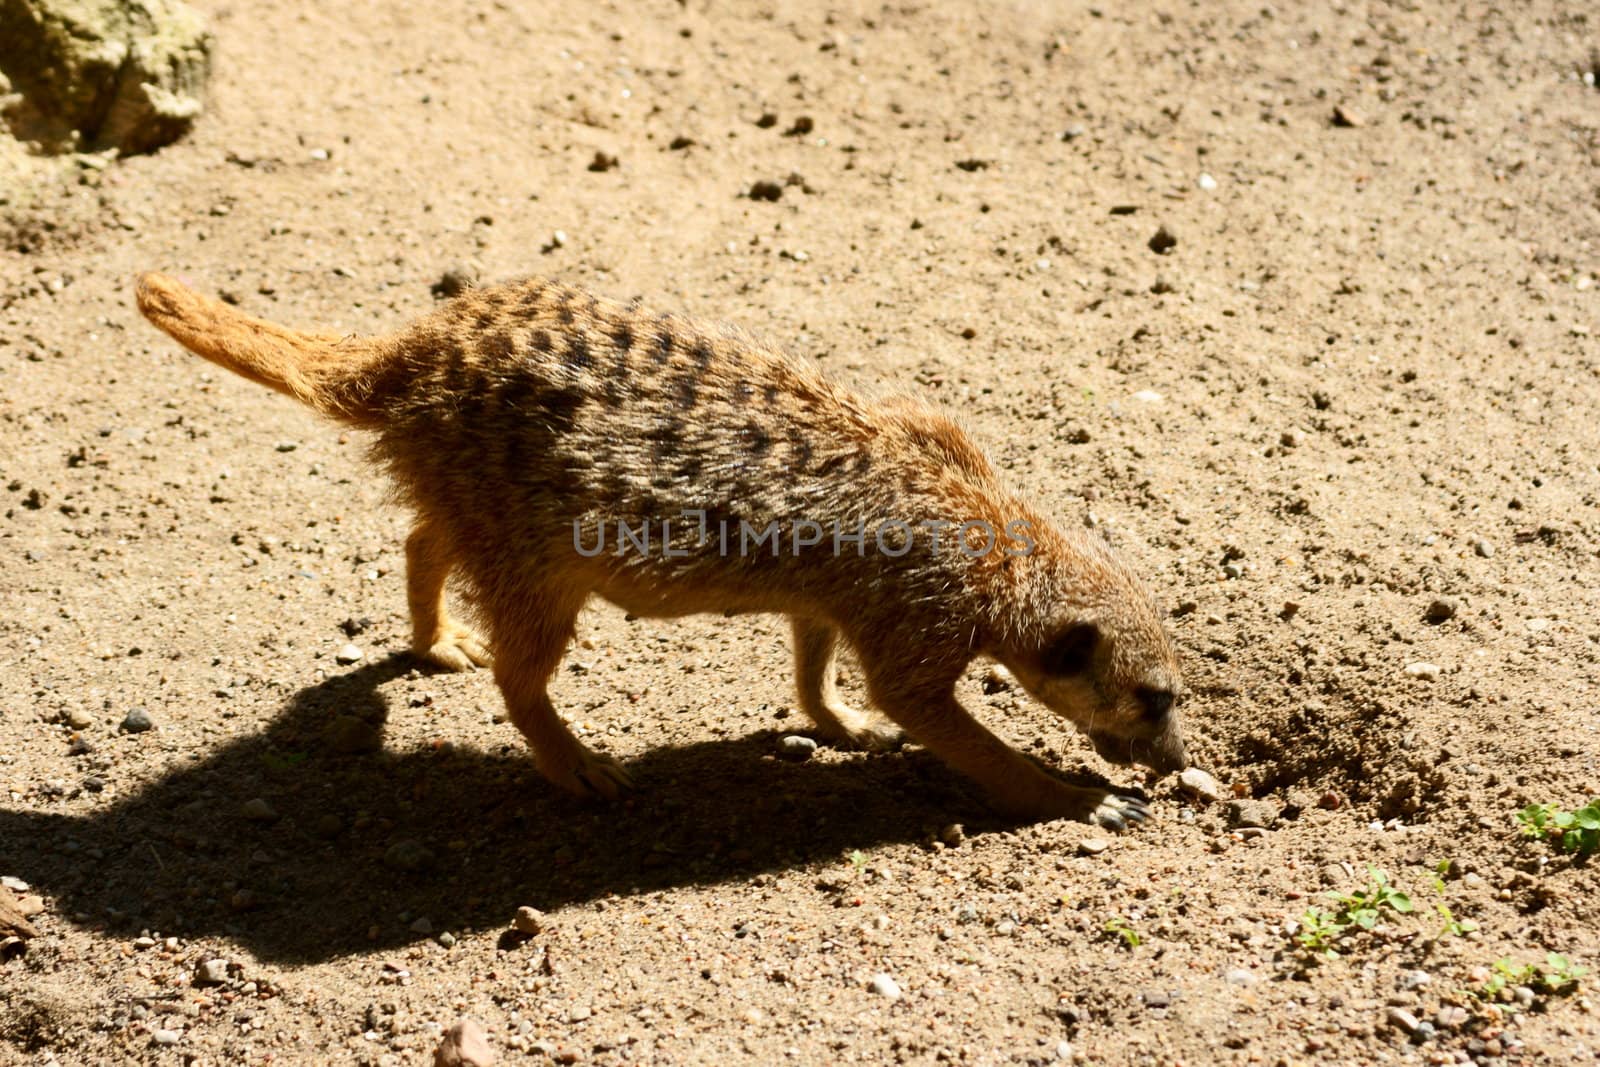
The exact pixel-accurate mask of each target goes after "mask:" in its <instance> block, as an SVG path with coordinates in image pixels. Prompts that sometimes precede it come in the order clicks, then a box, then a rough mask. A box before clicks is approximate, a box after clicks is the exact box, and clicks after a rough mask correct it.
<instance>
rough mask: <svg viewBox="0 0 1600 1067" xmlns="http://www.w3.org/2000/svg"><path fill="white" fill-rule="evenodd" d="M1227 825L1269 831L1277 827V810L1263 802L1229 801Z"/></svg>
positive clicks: (1274, 806) (1275, 807) (1272, 805)
mask: <svg viewBox="0 0 1600 1067" xmlns="http://www.w3.org/2000/svg"><path fill="white" fill-rule="evenodd" d="M1228 824H1229V825H1230V826H1234V827H1255V828H1257V829H1261V830H1270V829H1272V828H1273V827H1274V826H1276V825H1278V809H1277V806H1276V805H1274V804H1270V803H1268V802H1267V801H1265V800H1233V801H1229V802H1228Z"/></svg>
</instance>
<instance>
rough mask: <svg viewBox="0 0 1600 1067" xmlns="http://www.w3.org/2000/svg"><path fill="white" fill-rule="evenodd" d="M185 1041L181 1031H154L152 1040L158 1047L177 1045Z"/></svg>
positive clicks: (151, 1035)
mask: <svg viewBox="0 0 1600 1067" xmlns="http://www.w3.org/2000/svg"><path fill="white" fill-rule="evenodd" d="M182 1039H183V1032H182V1031H181V1030H152V1031H150V1040H151V1041H154V1042H155V1043H156V1044H158V1045H176V1044H177V1043H178V1042H179V1041H181V1040H182Z"/></svg>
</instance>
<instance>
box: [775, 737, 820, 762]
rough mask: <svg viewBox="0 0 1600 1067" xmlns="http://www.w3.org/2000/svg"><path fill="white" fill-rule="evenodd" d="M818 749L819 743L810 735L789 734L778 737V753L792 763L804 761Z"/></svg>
mask: <svg viewBox="0 0 1600 1067" xmlns="http://www.w3.org/2000/svg"><path fill="white" fill-rule="evenodd" d="M816 751H817V743H816V742H815V741H813V740H811V738H809V737H801V736H800V735H799V734H788V735H786V736H784V737H781V738H779V739H778V755H780V756H782V757H783V758H784V759H786V760H788V761H789V762H791V763H804V762H805V761H806V760H808V759H810V758H811V757H812V755H813V754H814V753H815V752H816Z"/></svg>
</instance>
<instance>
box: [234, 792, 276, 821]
mask: <svg viewBox="0 0 1600 1067" xmlns="http://www.w3.org/2000/svg"><path fill="white" fill-rule="evenodd" d="M239 814H240V815H243V816H244V817H245V818H246V819H249V820H250V821H251V822H276V821H277V819H278V813H277V811H276V810H274V809H273V807H272V805H271V804H268V803H267V802H266V800H264V799H263V798H261V797H255V798H253V799H251V800H247V801H245V802H244V803H243V804H242V805H240V807H239Z"/></svg>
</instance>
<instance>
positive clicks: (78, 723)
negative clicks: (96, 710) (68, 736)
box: [61, 708, 94, 730]
mask: <svg viewBox="0 0 1600 1067" xmlns="http://www.w3.org/2000/svg"><path fill="white" fill-rule="evenodd" d="M61 721H62V722H64V723H66V724H67V725H68V726H70V727H72V728H73V729H74V730H87V729H88V728H89V727H91V726H93V725H94V716H93V715H90V714H89V713H88V712H87V711H85V710H83V709H82V708H68V709H67V710H66V711H65V712H63V713H62V715H61Z"/></svg>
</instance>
